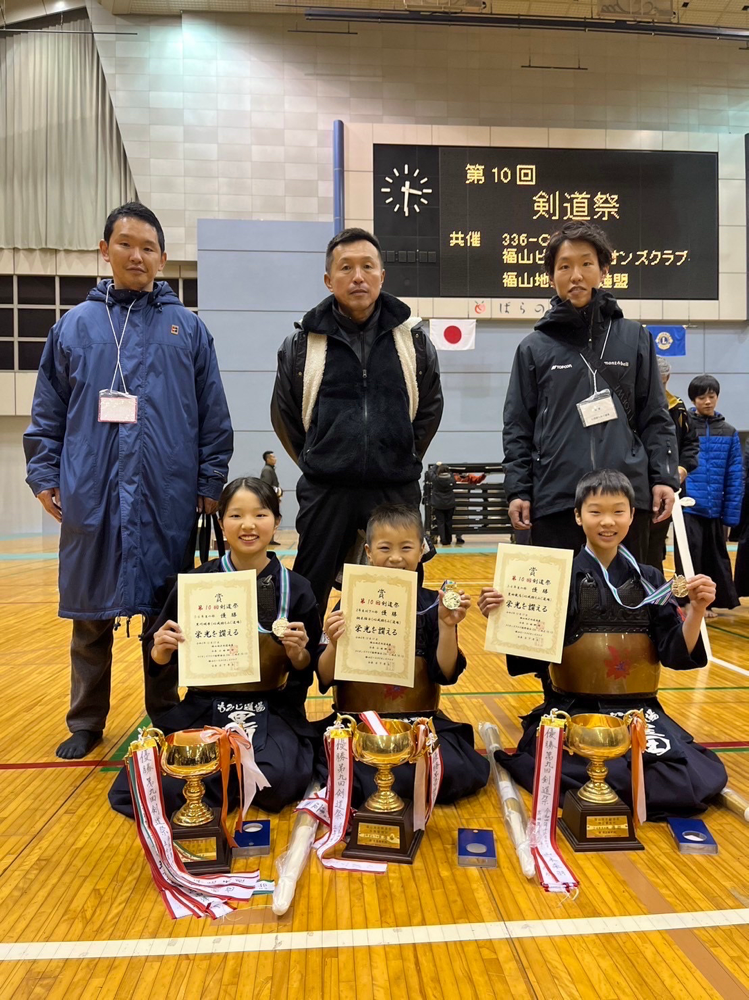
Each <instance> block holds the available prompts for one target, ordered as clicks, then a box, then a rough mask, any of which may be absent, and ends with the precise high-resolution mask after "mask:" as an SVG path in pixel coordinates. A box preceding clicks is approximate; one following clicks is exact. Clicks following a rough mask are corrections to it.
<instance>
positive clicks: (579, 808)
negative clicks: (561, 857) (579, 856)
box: [559, 792, 645, 853]
mask: <svg viewBox="0 0 749 1000" xmlns="http://www.w3.org/2000/svg"><path fill="white" fill-rule="evenodd" d="M559 829H560V830H561V831H562V833H563V834H564V835H565V837H566V838H567V840H568V841H569V842H570V844H571V845H572V849H573V850H575V851H578V852H580V853H585V852H592V851H644V850H645V848H644V846H643V845H642V844H641V843H640V841H639V840H638V839H637V837H636V836H635V828H634V823H633V822H632V811H631V810H630V808H629V806H627V805H625V803H624V802H622V800H621V799H617V800H616V802H608V803H605V804H599V803H596V802H585V801H584V800H583V799H581V798H580V796H579V795H578V794H577V792H567V794H566V795H565V796H564V806H563V808H562V818H561V819H560V820H559Z"/></svg>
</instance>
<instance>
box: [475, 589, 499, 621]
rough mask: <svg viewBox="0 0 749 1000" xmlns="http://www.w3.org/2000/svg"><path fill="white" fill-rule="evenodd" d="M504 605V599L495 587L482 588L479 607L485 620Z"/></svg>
mask: <svg viewBox="0 0 749 1000" xmlns="http://www.w3.org/2000/svg"><path fill="white" fill-rule="evenodd" d="M502 603H504V597H503V596H502V595H501V594H500V592H499V591H498V590H495V588H494V587H482V588H481V594H480V595H479V600H478V605H479V611H480V612H481V614H482V615H483V616H484V618H488V617H489V615H490V614H491V613H492V611H495V610H496V609H497V608H498V607H499V606H500V604H502Z"/></svg>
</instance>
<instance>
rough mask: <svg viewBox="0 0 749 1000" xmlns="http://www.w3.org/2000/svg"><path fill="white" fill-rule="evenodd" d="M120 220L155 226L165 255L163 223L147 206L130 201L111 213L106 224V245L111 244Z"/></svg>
mask: <svg viewBox="0 0 749 1000" xmlns="http://www.w3.org/2000/svg"><path fill="white" fill-rule="evenodd" d="M118 219H140V221H141V222H147V223H148V225H149V226H153V228H154V229H155V230H156V235H157V236H158V239H159V246H160V247H161V252H162V253H164V250H165V247H166V245H165V243H164V230H163V229H162V228H161V223H160V222H159V220H158V219H157V218H156V216H155V215H154V214H153V212H152V211H151V209H150V208H146V206H145V205H141V203H140V202H139V201H128V202H126V204H124V205H120V207H119V208H115V210H114V211H113V212H110V213H109V215H108V216H107V221H106V222H105V223H104V242H105V243H109V241H110V239H111V238H112V231H113V230H114V226H115V223H116V222H117V220H118Z"/></svg>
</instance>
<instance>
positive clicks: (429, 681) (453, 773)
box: [317, 504, 489, 808]
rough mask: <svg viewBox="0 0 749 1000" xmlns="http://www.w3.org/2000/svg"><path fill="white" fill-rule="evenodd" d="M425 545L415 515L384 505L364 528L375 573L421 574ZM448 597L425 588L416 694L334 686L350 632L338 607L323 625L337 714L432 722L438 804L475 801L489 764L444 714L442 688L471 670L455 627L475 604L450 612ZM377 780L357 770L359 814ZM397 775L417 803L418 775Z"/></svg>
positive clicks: (323, 674) (407, 770) (326, 680)
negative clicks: (341, 647)
mask: <svg viewBox="0 0 749 1000" xmlns="http://www.w3.org/2000/svg"><path fill="white" fill-rule="evenodd" d="M423 541H424V526H423V524H422V520H421V515H420V513H419V511H418V510H417V509H416V508H414V507H407V506H405V505H402V504H383V505H381V506H380V507H377V508H376V509H375V510H374V511H373V512H372V516H371V517H370V519H369V523H368V524H367V545H366V552H367V556H368V558H369V561H370V563H371V564H372V565H373V566H382V567H387V568H389V569H402V570H410V571H411V572H417V571H419V570H420V561H421V553H422V547H423ZM420 582H421V580H420ZM443 596H444V595H443V592H442V591H441V590H440V591H438V592H437V591H434V590H427V589H426V588H425V587H423V586H419V588H418V590H417V614H416V667H415V672H414V686H413V687H412V688H409V687H396V686H392V685H384V684H370V683H364V682H357V681H334V679H333V678H334V671H335V660H336V646H337V644H338V640H339V639H340V638H341V636H342V635H343V633H344V631H345V629H346V622H345V619H344V615H343V612H342V611H341V610H340V608H339V607H338V605H336V608H335V609H334V610H333V611H332V612H331V614H330V615H329V616H328V619H327V622H326V626H325V636H326V637H327V640H328V641H327V644H326V645H323V646H322V647H321V650H320V655H319V657H318V662H317V673H318V678H319V684H320V690H321V692H323V693H325V692H326V691H327V690H328V689H329V688H330V686H331V685H334V696H333V697H334V708H335V710H336V712H340V713H341V714H348V715H355V714H357V713H359V712H368V711H375V712H378V713H379V714H380V715H382V716H384V717H386V718H391V719H409V720H413V719H415V718H420V717H427V718H431V719H433V723H434V728H435V731H436V733H437V736H438V737H439V745H440V750H441V753H442V767H443V777H442V784H441V785H440V791H439V795H438V797H437V802H440V803H445V802H454V801H455V800H456V799H459V798H463V796H466V795H472V794H473V793H474V792H477V791H479V790H480V789H481V788H483V787H484V785H485V784H486V782H487V781H488V779H489V763H488V761H487V760H486V758H485V757H483V756H482V755H481V754H479V753H478V752H477V751H476V750H475V749H474V746H473V728H472V727H471V726H470V725H469V724H468V723H465V722H454V721H453V720H452V719H449V718H448V717H447V716H446V715H445V714H444V713H443V712H440V711H439V701H440V685H442V684H455V682H456V681H457V680H458V678H459V677H460V675H461V674H462V672H463V671H464V670H465V667H466V658H465V656H464V655H463V653H462V652H461V650H460V648H459V646H458V624H459V623H460V622H461V621H463V619H464V618H465V616H466V612H467V611H468V608H469V607H470V604H471V599H470V597H467V596H466V595H465V594H464V593H463V592H462V591H461V592H460V606H459V607H458V608H456V609H455V610H450V609H449V608H447V607H445V604H444V601H443ZM334 720H335V715H331V716H328V718H327V719H324V720H322V722H320V723H318V725H319V726H320V727H321V730H322V731H324V730H325V729H327V728H328V726H330V725H331V724H332V723H333V721H334ZM374 774H375V771H374V768H372V767H368V766H367V765H365V764H360V763H359V762H358V761H356V762H355V763H354V782H353V786H352V805H353V806H354V807H355V808H358V807H359V806H360V805H361V804H362V803H363V802H364V801H365V799H366V798H367V796H369V795H371V794H372V793H373V792H374V791H376V786H375V782H374ZM393 774H394V776H395V784H394V786H393V789H394V791H395V792H396V793H397V794H398V795H401V796H405V797H406V798H412V797H413V786H414V768H413V767H412V766H410V765H408V764H402V765H401V766H400V767H396V768H395V769H394V770H393Z"/></svg>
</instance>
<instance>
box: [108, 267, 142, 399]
mask: <svg viewBox="0 0 749 1000" xmlns="http://www.w3.org/2000/svg"><path fill="white" fill-rule="evenodd" d="M111 287H112V286H111V285H107V297H106V299H105V301H104V305H105V306H106V310H107V316H108V317H109V325H110V326H111V327H112V336H113V337H114V342H115V345H116V347H117V364H116V365H115V368H114V373H113V374H112V384H111V385H110V387H109V391H110V392H114V381H115V379H116V378H117V372H119V373H120V378H121V379H122V388H123V389H124V390H125V392H126V393H127V385H126V384H125V375H124V373H123V371H122V365H121V364H120V349H121V348H122V341H123V340H124V339H125V331H126V330H127V322H128V320H129V319H130V309H132V308H133V306H134V305H135V299H133V301H132V302H131V303H130V308H129V309H128V311H127V316H126V317H125V325H124V326H123V327H122V333H121V334H120V339H119V340H118V339H117V333H116V331H115V328H114V323H113V322H112V313H111V312H110V310H109V289H110V288H111Z"/></svg>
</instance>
